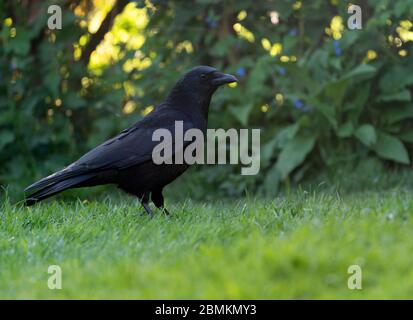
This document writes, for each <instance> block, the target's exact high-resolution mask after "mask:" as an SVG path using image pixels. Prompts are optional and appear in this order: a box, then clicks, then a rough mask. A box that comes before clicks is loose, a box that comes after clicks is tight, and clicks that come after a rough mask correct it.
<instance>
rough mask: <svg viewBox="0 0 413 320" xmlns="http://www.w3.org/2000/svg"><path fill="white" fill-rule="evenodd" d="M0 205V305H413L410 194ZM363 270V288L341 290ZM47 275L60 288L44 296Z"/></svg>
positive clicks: (317, 193)
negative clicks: (151, 207) (291, 301)
mask: <svg viewBox="0 0 413 320" xmlns="http://www.w3.org/2000/svg"><path fill="white" fill-rule="evenodd" d="M170 209H171V211H172V212H173V215H172V216H171V217H170V218H167V217H165V216H164V215H162V214H158V215H157V216H156V217H155V218H153V219H150V218H148V217H147V216H146V215H145V214H144V212H143V211H142V209H141V208H140V207H139V206H137V205H136V203H135V202H134V201H132V200H131V198H125V199H123V200H122V198H121V199H116V198H115V199H110V198H109V199H106V200H105V201H103V202H101V201H99V202H97V201H90V202H89V201H84V202H81V201H80V200H79V201H65V202H63V201H53V200H52V201H50V202H47V203H43V204H40V205H37V206H35V207H31V208H23V207H20V206H16V205H12V204H10V202H9V201H7V200H6V201H5V202H4V203H3V204H2V205H1V207H0V211H1V212H0V217H1V226H0V267H1V273H0V298H56V299H60V298H69V299H74V298H93V299H94V298H115V299H118V298H126V299H129V298H138V299H140V298H147V299H155V298H161V299H170V298H182V299H185V298H190V299H192V298H206V299H249V298H262V299H284V298H299V299H306V298H349V299H356V298H412V297H413V259H412V258H411V253H412V252H413V233H412V230H413V199H412V197H411V189H405V188H401V187H395V188H392V189H390V190H382V191H374V192H373V191H365V192H357V193H354V194H352V193H346V194H343V195H340V193H339V192H326V191H308V192H305V191H294V192H291V194H289V195H288V196H282V197H281V196H280V197H279V198H276V199H273V200H258V199H247V198H246V199H240V200H237V201H234V200H232V201H224V200H221V201H213V202H209V203H198V202H193V201H189V200H188V201H185V202H180V203H177V204H175V205H171V206H170ZM354 264H356V265H359V266H360V267H361V270H362V289H361V290H350V289H349V288H348V286H347V281H348V277H349V276H350V275H349V274H348V273H347V269H348V267H349V266H350V265H354ZM49 265H59V266H60V267H61V270H62V286H63V287H62V289H61V290H50V289H49V288H48V286H47V281H48V277H49V276H51V274H48V272H47V271H48V267H49Z"/></svg>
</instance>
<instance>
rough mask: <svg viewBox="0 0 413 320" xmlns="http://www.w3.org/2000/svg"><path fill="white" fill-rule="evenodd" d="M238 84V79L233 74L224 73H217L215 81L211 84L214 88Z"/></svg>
mask: <svg viewBox="0 0 413 320" xmlns="http://www.w3.org/2000/svg"><path fill="white" fill-rule="evenodd" d="M232 82H238V79H237V78H235V77H234V76H233V75H231V74H226V73H222V72H215V75H214V79H212V81H211V83H212V85H213V86H221V85H223V84H226V83H232Z"/></svg>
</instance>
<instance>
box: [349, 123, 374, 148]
mask: <svg viewBox="0 0 413 320" xmlns="http://www.w3.org/2000/svg"><path fill="white" fill-rule="evenodd" d="M354 136H355V137H356V138H357V139H359V140H360V142H361V143H363V144H364V145H366V146H367V147H371V146H372V145H374V144H375V143H376V142H377V135H376V130H375V129H374V127H373V126H372V125H370V124H363V125H361V126H360V127H358V128H357V130H356V132H355V133H354Z"/></svg>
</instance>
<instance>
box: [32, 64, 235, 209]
mask: <svg viewBox="0 0 413 320" xmlns="http://www.w3.org/2000/svg"><path fill="white" fill-rule="evenodd" d="M235 81H237V79H236V78H235V77H234V76H232V75H229V74H224V73H221V72H218V71H217V70H216V69H215V68H212V67H208V66H198V67H195V68H193V69H192V70H190V71H189V72H187V73H186V74H185V75H184V76H183V77H182V78H181V79H180V80H179V81H178V82H177V84H176V85H175V86H174V88H173V89H172V91H171V92H170V94H169V96H168V98H167V99H166V101H165V102H163V103H161V104H159V105H158V106H156V107H155V108H154V110H153V111H152V112H151V113H149V114H148V115H147V116H146V117H144V118H142V119H141V120H140V121H138V122H137V123H135V124H134V125H132V126H131V127H129V128H127V129H125V130H123V131H122V132H120V133H119V134H118V135H117V136H115V137H113V138H112V139H109V140H108V141H106V142H104V143H102V144H100V145H99V146H97V147H96V148H94V149H92V150H91V151H89V152H88V153H86V154H85V155H83V156H82V157H81V158H80V159H79V160H77V161H76V162H74V163H72V164H71V165H69V166H68V167H66V168H64V169H63V170H61V171H58V172H56V173H54V174H52V175H50V176H48V177H45V178H43V179H41V180H40V181H38V182H36V183H34V184H32V185H30V186H29V187H27V188H26V189H25V191H26V192H31V194H30V195H29V196H28V197H27V198H26V202H25V203H26V205H33V204H34V203H36V202H38V201H41V200H43V199H46V198H49V197H51V196H53V195H55V194H57V193H60V192H62V191H64V190H66V189H70V188H81V187H91V186H97V185H103V184H115V185H117V186H118V187H119V188H120V189H122V190H124V191H126V192H127V193H129V194H132V195H134V196H137V197H138V198H139V200H140V202H141V204H142V206H143V207H144V208H145V210H146V212H147V213H148V214H149V215H150V216H152V215H153V214H152V210H151V208H150V207H149V200H150V199H151V200H152V202H153V203H154V204H155V206H156V207H157V208H160V209H162V210H163V211H164V212H165V213H166V214H168V211H167V210H166V208H165V207H164V197H163V195H162V190H163V188H164V187H165V186H166V185H167V184H169V183H170V182H172V181H173V180H175V179H176V178H177V177H178V176H180V175H181V174H182V173H183V172H184V171H185V170H186V169H187V168H188V167H189V165H188V164H185V163H183V164H176V163H174V164H155V163H154V162H153V159H152V151H153V149H154V147H155V146H156V145H157V144H158V143H159V142H157V141H153V139H152V134H153V132H154V131H155V130H157V129H160V128H163V129H168V130H170V132H171V133H173V132H174V130H175V122H176V121H182V123H183V128H184V131H185V130H188V129H191V128H196V129H200V130H201V131H202V132H203V133H204V136H205V132H206V128H207V121H208V109H209V104H210V101H211V96H212V94H213V93H214V92H215V90H216V89H217V88H218V87H219V86H221V85H223V84H226V83H231V82H235ZM172 136H174V135H172ZM186 146H187V144H186V145H185V144H184V145H183V148H185V147H186Z"/></svg>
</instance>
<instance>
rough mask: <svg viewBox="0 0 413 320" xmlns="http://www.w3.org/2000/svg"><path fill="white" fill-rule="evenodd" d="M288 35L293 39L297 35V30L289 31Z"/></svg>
mask: <svg viewBox="0 0 413 320" xmlns="http://www.w3.org/2000/svg"><path fill="white" fill-rule="evenodd" d="M288 35H289V36H293V37H295V36H296V35H297V29H296V28H293V29H291V30H290V31H288Z"/></svg>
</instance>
